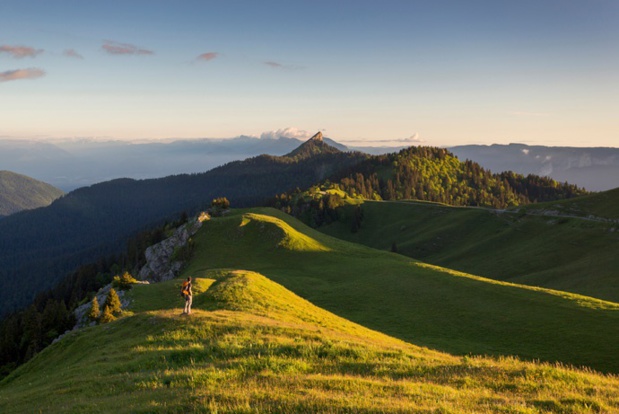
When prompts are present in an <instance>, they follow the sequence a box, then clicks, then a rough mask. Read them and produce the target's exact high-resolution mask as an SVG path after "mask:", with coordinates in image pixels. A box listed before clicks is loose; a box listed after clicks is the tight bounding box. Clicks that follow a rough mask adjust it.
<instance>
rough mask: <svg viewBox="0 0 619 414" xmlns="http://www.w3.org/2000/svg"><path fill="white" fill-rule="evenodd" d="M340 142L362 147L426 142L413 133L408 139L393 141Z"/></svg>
mask: <svg viewBox="0 0 619 414" xmlns="http://www.w3.org/2000/svg"><path fill="white" fill-rule="evenodd" d="M342 142H345V143H349V144H364V145H370V146H371V145H374V144H378V145H384V144H390V145H398V146H401V145H403V144H404V145H415V144H423V143H425V142H426V140H424V139H422V138H421V136H419V133H418V132H415V133H414V134H413V135H411V136H410V137H408V138H393V139H363V140H362V139H358V140H342Z"/></svg>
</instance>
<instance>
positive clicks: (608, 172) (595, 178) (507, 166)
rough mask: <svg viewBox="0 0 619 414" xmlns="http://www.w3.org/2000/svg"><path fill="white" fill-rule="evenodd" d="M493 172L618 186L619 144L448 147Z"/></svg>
mask: <svg viewBox="0 0 619 414" xmlns="http://www.w3.org/2000/svg"><path fill="white" fill-rule="evenodd" d="M449 150H450V151H451V152H453V153H454V154H455V155H456V156H458V158H460V159H462V160H465V159H470V160H473V161H475V162H478V163H479V164H481V165H482V166H483V167H484V168H487V169H490V170H492V171H495V172H501V171H514V172H517V173H519V174H524V175H528V174H536V175H541V176H549V177H551V178H554V179H555V180H557V181H560V182H565V181H567V182H569V183H572V184H576V185H578V186H580V187H584V188H586V189H587V190H589V191H604V190H610V189H612V188H615V187H617V186H619V148H577V147H545V146H540V145H536V146H530V145H524V144H509V145H498V144H494V145H489V146H488V145H463V146H457V147H451V148H449Z"/></svg>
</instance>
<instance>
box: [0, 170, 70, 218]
mask: <svg viewBox="0 0 619 414" xmlns="http://www.w3.org/2000/svg"><path fill="white" fill-rule="evenodd" d="M63 194H64V193H63V192H62V191H61V190H59V189H57V188H56V187H53V186H51V185H49V184H46V183H44V182H41V181H38V180H35V179H34V178H30V177H27V176H25V175H21V174H16V173H13V172H10V171H0V216H8V215H10V214H13V213H17V212H18V211H22V210H31V209H33V208H38V207H44V206H48V205H50V204H51V203H52V201H54V200H55V199H57V198H58V197H60V196H62V195H63Z"/></svg>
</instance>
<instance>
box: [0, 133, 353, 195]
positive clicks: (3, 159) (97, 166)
mask: <svg viewBox="0 0 619 414" xmlns="http://www.w3.org/2000/svg"><path fill="white" fill-rule="evenodd" d="M324 141H325V142H327V143H328V144H330V145H331V146H334V147H336V148H338V149H340V150H342V151H347V150H348V148H347V147H346V146H344V145H341V144H338V143H336V142H335V141H332V140H330V139H328V138H325V139H324ZM302 143H303V141H300V140H298V139H295V138H283V137H282V138H276V139H271V138H262V139H261V138H256V137H247V136H241V137H237V138H232V139H196V140H178V141H173V142H169V143H161V142H149V143H132V142H125V141H94V140H88V139H82V140H65V141H53V142H46V141H34V140H12V139H0V166H2V168H4V169H7V170H11V171H16V172H19V173H21V174H25V175H28V176H31V177H34V178H36V179H38V180H42V181H45V182H47V183H50V184H52V185H54V186H56V187H58V188H61V189H63V190H64V191H71V190H74V189H76V188H79V187H86V186H89V185H92V184H96V183H99V182H103V181H109V180H113V179H116V178H134V179H147V178H161V177H166V176H169V175H174V174H192V173H202V172H205V171H208V170H211V169H213V168H215V167H218V166H220V165H224V164H226V163H228V162H231V161H238V160H243V159H246V158H250V157H254V156H257V155H261V154H269V155H284V154H287V153H289V152H290V151H292V150H294V149H295V148H297V147H298V146H299V145H301V144H302Z"/></svg>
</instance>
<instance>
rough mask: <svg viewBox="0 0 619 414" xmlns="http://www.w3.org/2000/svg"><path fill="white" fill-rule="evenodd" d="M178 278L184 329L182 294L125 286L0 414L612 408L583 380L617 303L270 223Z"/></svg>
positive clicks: (247, 218)
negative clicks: (188, 283) (188, 301)
mask: <svg viewBox="0 0 619 414" xmlns="http://www.w3.org/2000/svg"><path fill="white" fill-rule="evenodd" d="M258 269H261V270H258ZM187 275H191V276H192V277H193V278H194V289H193V290H194V305H193V308H194V312H193V314H192V315H191V316H189V317H185V316H180V312H181V310H180V306H181V304H182V300H181V299H180V298H179V297H178V293H177V292H178V288H179V285H180V279H176V280H171V281H169V282H164V283H160V284H153V285H141V286H136V287H134V288H133V289H132V290H131V291H130V292H129V296H130V297H131V299H132V302H131V307H130V312H127V313H125V315H124V316H122V317H121V318H120V319H119V320H117V321H114V322H111V323H110V324H106V325H99V326H94V327H90V328H86V329H83V330H80V331H76V332H71V333H69V334H68V335H67V336H66V337H64V338H63V339H62V340H60V341H59V342H57V343H55V344H53V345H51V346H50V347H49V348H47V349H46V350H44V351H43V352H41V353H40V354H38V355H37V356H36V357H35V358H34V359H32V360H31V361H29V362H28V363H27V364H25V365H24V366H22V367H20V368H18V369H17V370H16V371H14V372H13V373H12V374H11V375H9V376H8V377H7V378H5V379H4V380H3V381H2V382H0V411H2V412H3V413H13V412H15V413H21V412H93V413H99V412H118V413H125V412H126V413H129V412H143V411H147V412H154V413H159V412H161V413H170V412H178V413H180V412H218V413H239V412H260V413H262V412H264V413H299V412H308V413H309V412H328V413H373V412H385V413H404V412H468V413H481V414H486V413H496V412H497V411H501V412H574V413H575V412H585V411H594V412H596V411H597V412H614V411H616V410H617V408H619V406H618V405H617V401H619V391H618V390H619V379H617V377H616V376H613V375H602V374H599V373H597V372H595V371H592V370H591V369H590V368H589V367H597V368H598V369H601V370H603V371H607V372H619V359H618V358H619V357H618V356H617V354H616V352H614V350H615V341H614V338H615V332H614V329H615V328H616V324H617V306H618V305H613V304H610V303H606V302H601V301H596V300H593V299H590V298H585V297H581V296H575V295H568V294H564V293H561V292H556V291H548V290H544V289H531V288H526V287H521V286H517V285H511V284H504V283H497V282H493V281H490V280H485V279H482V278H477V277H474V276H470V275H465V274H461V273H457V272H452V271H449V270H446V269H441V268H437V267H432V266H428V265H424V264H423V263H419V262H411V260H410V259H407V258H405V257H403V256H400V255H395V254H391V253H387V252H380V251H376V250H373V249H370V248H367V247H363V246H357V245H354V244H352V243H346V242H343V241H340V240H337V239H333V238H330V237H328V236H325V235H323V234H320V233H318V232H316V231H314V230H312V229H310V228H308V227H306V226H304V225H302V224H301V223H299V222H298V221H297V220H295V219H293V218H291V217H289V216H286V215H283V214H282V213H280V212H277V211H275V210H272V209H259V210H258V209H256V210H251V211H246V212H238V211H237V212H233V213H232V214H230V215H228V216H225V217H223V218H216V219H213V220H211V221H209V222H207V223H206V225H205V226H203V228H202V230H201V231H200V233H199V234H198V236H197V237H196V245H195V256H194V258H193V259H192V260H191V262H190V264H189V266H188V268H187V269H186V271H185V272H184V274H183V275H181V278H184V277H186V276H187ZM278 282H279V283H278ZM282 285H283V286H282ZM304 297H305V298H306V299H304ZM307 299H309V301H308V300H307ZM316 305H319V306H321V307H322V308H321V307H318V306H316ZM325 308H326V309H328V310H330V311H331V312H329V311H327V310H325ZM344 315H348V316H349V317H350V318H351V319H353V320H355V321H356V322H361V324H362V325H366V326H362V325H359V324H357V323H353V322H351V321H350V320H347V319H344V318H342V316H344ZM367 326H371V327H374V328H375V329H376V330H371V329H368V328H367ZM379 331H380V332H379ZM385 332H391V333H394V334H395V335H396V336H398V337H400V338H403V337H404V338H406V340H407V341H408V342H409V343H406V342H404V341H402V340H400V339H396V338H393V337H390V336H387V335H385ZM424 343H432V344H433V346H434V347H435V348H439V349H446V348H450V349H452V350H455V352H457V353H460V354H464V355H461V356H455V355H449V354H446V353H443V352H438V351H435V350H431V349H428V348H425V347H421V346H419V345H420V344H424ZM478 353H485V354H493V355H505V354H506V353H507V354H510V355H511V354H519V355H522V356H524V357H525V358H527V359H529V358H537V357H541V358H542V359H544V360H559V361H561V363H560V364H548V363H540V362H525V361H521V360H519V359H518V358H514V357H505V356H502V357H500V358H492V357H487V356H486V357H482V356H478V355H477V354H478ZM570 362H572V363H577V364H581V363H584V364H585V365H587V366H588V368H585V369H583V370H578V369H574V368H569V367H568V366H566V364H569V363H570ZM42 395H43V396H46V398H37V396H42Z"/></svg>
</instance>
